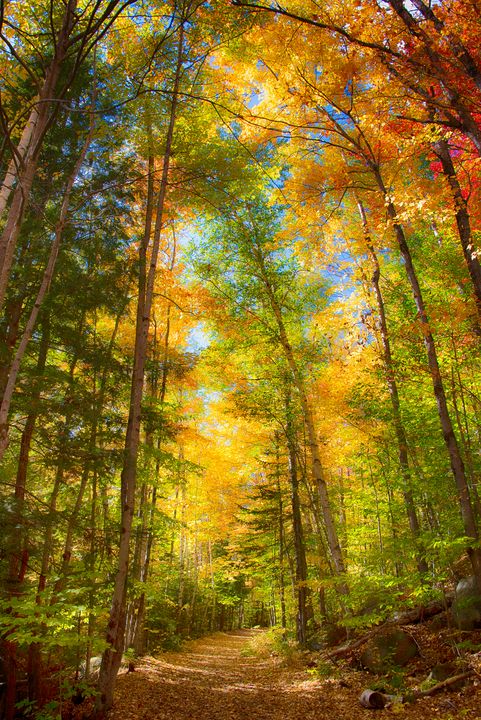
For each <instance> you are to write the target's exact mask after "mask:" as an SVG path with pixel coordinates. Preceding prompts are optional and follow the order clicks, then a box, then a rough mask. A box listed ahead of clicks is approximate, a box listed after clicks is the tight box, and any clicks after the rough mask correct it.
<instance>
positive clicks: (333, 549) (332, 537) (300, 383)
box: [252, 246, 349, 595]
mask: <svg viewBox="0 0 481 720" xmlns="http://www.w3.org/2000/svg"><path fill="white" fill-rule="evenodd" d="M252 253H253V256H254V258H255V261H256V262H257V264H258V267H259V271H260V274H261V278H262V282H263V283H264V287H265V289H266V293H267V296H268V298H269V303H270V305H271V308H272V311H273V314H274V317H275V319H276V323H277V328H278V333H279V342H280V344H281V347H282V349H283V351H284V354H285V357H286V360H287V363H288V366H289V368H290V371H291V373H292V377H293V382H294V386H295V387H296V389H297V392H298V393H299V399H300V401H301V406H302V411H303V414H304V422H305V425H306V430H307V437H308V443H309V448H310V454H311V468H312V476H313V480H314V483H315V485H316V487H317V491H318V494H319V500H320V503H321V511H322V517H323V520H324V526H325V530H326V537H327V543H328V547H329V552H330V554H331V558H332V563H333V567H334V570H335V573H336V575H340V576H344V575H345V573H346V568H345V565H344V558H343V555H342V550H341V544H340V542H339V537H338V534H337V529H336V524H335V522H334V516H333V513H332V508H331V502H330V499H329V493H328V490H327V484H326V480H325V478H324V472H323V469H322V464H321V454H320V450H319V441H318V439H317V431H316V427H315V423H314V415H313V412H312V407H311V404H310V402H309V398H308V395H307V391H306V387H305V383H304V379H303V377H302V373H301V372H300V370H299V366H298V364H297V360H296V358H295V355H294V351H293V349H292V346H291V344H290V342H289V338H288V335H287V331H286V328H285V325H284V320H283V317H282V310H281V307H280V305H279V303H278V301H277V298H276V295H275V292H274V289H273V287H272V285H271V282H270V280H269V275H268V273H267V272H266V267H265V262H264V257H263V255H262V251H261V250H260V249H259V248H257V247H255V246H254V247H253V249H252ZM337 587H338V590H339V592H340V593H341V594H344V595H346V594H348V592H349V590H348V586H347V583H346V581H345V579H344V577H343V579H342V580H341V581H340V582H339V583H338V585H337Z"/></svg>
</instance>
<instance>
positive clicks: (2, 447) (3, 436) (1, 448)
mask: <svg viewBox="0 0 481 720" xmlns="http://www.w3.org/2000/svg"><path fill="white" fill-rule="evenodd" d="M94 96H95V91H94ZM93 109H94V108H93V107H92V112H91V115H90V118H91V120H90V130H89V132H88V134H87V137H86V139H85V142H84V144H83V147H82V150H81V152H80V155H79V157H78V159H77V162H76V163H75V166H74V168H73V170H72V172H71V174H70V177H69V178H68V181H67V184H66V187H65V191H64V196H63V200H62V206H61V208H60V216H59V219H58V222H57V225H56V228H55V238H54V241H53V243H52V247H51V249H50V255H49V258H48V262H47V265H46V267H45V270H44V274H43V278H42V282H41V284H40V287H39V290H38V292H37V297H36V299H35V302H34V305H33V307H32V309H31V311H30V316H29V318H28V320H27V324H26V325H25V328H24V331H23V334H22V338H21V340H20V343H19V345H18V348H17V350H16V352H15V356H14V358H13V361H12V364H11V366H10V370H9V373H8V379H7V383H6V385H5V389H4V392H3V396H2V400H1V403H0V460H1V459H2V458H3V456H4V454H5V451H6V449H7V447H8V416H9V412H10V405H11V402H12V398H13V393H14V390H15V384H16V381H17V376H18V373H19V371H20V366H21V363H22V360H23V356H24V355H25V351H26V349H27V346H28V343H29V342H30V338H31V337H32V333H33V331H34V328H35V324H36V322H37V318H38V314H39V312H40V308H41V307H42V304H43V301H44V300H45V296H46V295H47V293H48V291H49V288H50V284H51V282H52V278H53V274H54V270H55V265H56V262H57V257H58V252H59V249H60V244H61V241H62V237H63V232H64V229H65V225H66V224H67V219H68V211H69V207H70V197H71V194H72V190H73V186H74V183H75V181H76V179H77V177H78V175H79V172H80V169H81V167H82V165H83V162H84V160H85V156H86V154H87V150H88V148H89V147H90V143H91V142H92V139H93V134H94V130H95V125H94V117H95V116H94V114H93Z"/></svg>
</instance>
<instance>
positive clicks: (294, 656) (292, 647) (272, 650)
mask: <svg viewBox="0 0 481 720" xmlns="http://www.w3.org/2000/svg"><path fill="white" fill-rule="evenodd" d="M241 654H242V655H243V656H244V657H257V658H268V657H278V658H280V659H281V660H282V662H283V664H285V665H289V666H291V665H296V664H298V663H299V662H300V658H301V654H300V651H299V647H298V645H297V643H296V641H295V640H294V639H292V638H290V637H289V636H288V634H287V633H286V631H285V630H284V629H283V628H269V630H266V631H265V632H260V633H257V634H256V635H255V636H254V637H253V638H251V639H250V640H249V642H248V643H247V644H246V645H245V647H244V648H243V649H242V650H241Z"/></svg>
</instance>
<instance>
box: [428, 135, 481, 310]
mask: <svg viewBox="0 0 481 720" xmlns="http://www.w3.org/2000/svg"><path fill="white" fill-rule="evenodd" d="M433 150H434V153H435V154H436V156H437V157H438V158H439V160H440V161H441V166H442V168H443V173H444V175H445V177H446V179H447V181H448V184H449V188H450V190H451V194H452V196H453V200H454V213H455V217H456V225H457V228H458V235H459V239H460V241H461V247H462V249H463V254H464V259H465V261H466V265H467V267H468V271H469V275H470V277H471V282H472V284H473V289H474V299H475V302H476V309H477V312H478V319H481V265H480V263H479V260H478V250H476V248H475V246H474V240H473V234H472V232H471V220H470V217H469V212H468V204H467V202H466V200H465V199H464V197H463V193H462V190H461V186H460V184H459V181H458V178H457V175H456V170H455V168H454V163H453V160H452V158H451V153H450V152H449V145H448V143H447V142H446V140H438V141H437V142H435V143H434V145H433Z"/></svg>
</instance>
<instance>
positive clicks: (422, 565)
mask: <svg viewBox="0 0 481 720" xmlns="http://www.w3.org/2000/svg"><path fill="white" fill-rule="evenodd" d="M357 206H358V209H359V214H360V216H361V220H362V226H363V231H364V239H365V242H366V247H367V249H368V252H369V255H370V257H371V260H372V264H373V267H374V272H373V275H372V279H371V282H372V286H373V288H374V294H375V296H376V302H377V310H378V314H379V330H380V334H381V343H382V348H383V362H384V372H385V376H386V382H387V386H388V390H389V397H390V399H391V408H392V416H393V424H394V430H395V433H396V439H397V445H398V457H399V465H400V467H401V474H402V477H403V491H402V492H403V498H404V506H405V508H406V514H407V517H408V521H409V527H410V529H411V534H412V536H413V539H414V543H415V545H416V547H417V554H416V562H417V566H418V570H419V572H420V573H421V575H425V574H426V573H427V572H428V565H427V562H426V559H425V557H424V552H423V550H422V548H421V547H420V544H419V542H420V541H419V535H420V525H419V519H418V514H417V511H416V505H415V503H414V497H413V492H412V477H411V468H410V467H409V456H408V441H407V437H406V432H405V430H404V424H403V421H402V416H401V403H400V401H399V392H398V386H397V380H396V371H395V369H394V361H393V357H392V352H391V341H390V338H389V331H388V326H387V318H386V310H385V307H384V298H383V296H382V292H381V286H380V278H381V268H380V266H379V261H378V258H377V255H376V252H375V250H374V245H373V243H372V239H371V234H370V232H369V226H368V223H367V217H366V212H365V209H364V206H363V204H362V203H361V201H360V200H359V199H357Z"/></svg>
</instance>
